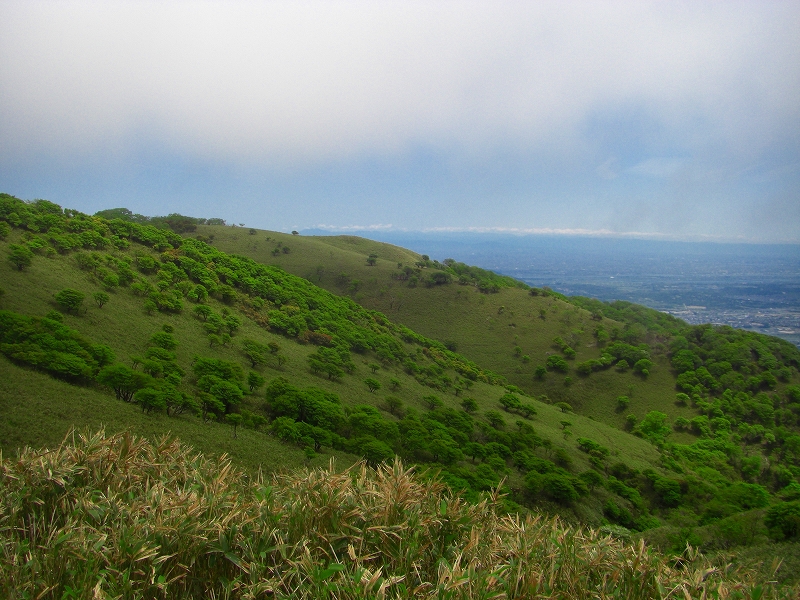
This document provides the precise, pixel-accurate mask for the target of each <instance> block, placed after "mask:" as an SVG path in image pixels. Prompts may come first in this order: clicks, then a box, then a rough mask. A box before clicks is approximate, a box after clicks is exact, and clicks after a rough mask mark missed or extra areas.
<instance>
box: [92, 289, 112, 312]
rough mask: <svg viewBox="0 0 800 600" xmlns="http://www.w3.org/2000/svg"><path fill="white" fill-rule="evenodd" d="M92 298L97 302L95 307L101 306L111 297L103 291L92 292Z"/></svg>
mask: <svg viewBox="0 0 800 600" xmlns="http://www.w3.org/2000/svg"><path fill="white" fill-rule="evenodd" d="M92 298H94V301H95V302H96V303H97V308H103V305H105V304H106V303H107V302H108V301H109V300H111V297H110V296H109V295H108V294H106V293H105V292H95V293H94V294H92Z"/></svg>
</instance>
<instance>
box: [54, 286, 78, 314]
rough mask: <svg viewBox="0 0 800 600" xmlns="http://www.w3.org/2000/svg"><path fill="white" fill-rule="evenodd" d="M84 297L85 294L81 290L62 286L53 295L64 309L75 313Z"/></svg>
mask: <svg viewBox="0 0 800 600" xmlns="http://www.w3.org/2000/svg"><path fill="white" fill-rule="evenodd" d="M85 297H86V295H85V294H84V293H83V292H79V291H78V290H74V289H72V288H64V289H63V290H61V291H60V292H58V293H57V294H56V295H55V300H56V302H58V304H59V305H60V306H61V307H62V308H63V309H64V310H65V311H67V312H73V313H76V314H77V313H78V311H80V308H81V305H82V304H83V299H84V298H85Z"/></svg>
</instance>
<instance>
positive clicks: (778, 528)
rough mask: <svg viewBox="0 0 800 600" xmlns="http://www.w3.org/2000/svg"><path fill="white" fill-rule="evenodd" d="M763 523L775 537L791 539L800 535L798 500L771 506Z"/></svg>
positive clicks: (799, 504)
mask: <svg viewBox="0 0 800 600" xmlns="http://www.w3.org/2000/svg"><path fill="white" fill-rule="evenodd" d="M764 524H765V525H766V526H767V527H768V528H769V529H770V530H771V532H772V533H773V535H774V536H775V537H783V538H787V539H792V538H796V537H798V536H800V502H798V501H795V502H781V503H780V504H776V505H775V506H773V507H771V508H770V509H769V510H768V511H767V514H766V516H765V517H764Z"/></svg>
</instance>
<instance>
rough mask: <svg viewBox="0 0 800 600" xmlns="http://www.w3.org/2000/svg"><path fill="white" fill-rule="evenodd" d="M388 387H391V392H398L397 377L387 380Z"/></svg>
mask: <svg viewBox="0 0 800 600" xmlns="http://www.w3.org/2000/svg"><path fill="white" fill-rule="evenodd" d="M389 385H390V386H391V388H392V390H395V391H396V390H398V389H399V388H400V380H399V379H398V378H397V377H392V378H391V379H389Z"/></svg>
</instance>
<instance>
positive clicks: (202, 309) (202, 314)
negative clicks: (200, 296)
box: [194, 304, 214, 321]
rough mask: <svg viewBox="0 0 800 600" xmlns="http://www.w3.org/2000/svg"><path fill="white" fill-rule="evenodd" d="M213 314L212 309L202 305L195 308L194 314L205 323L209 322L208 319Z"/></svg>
mask: <svg viewBox="0 0 800 600" xmlns="http://www.w3.org/2000/svg"><path fill="white" fill-rule="evenodd" d="M213 312H214V311H213V310H211V307H210V306H206V305H205V304H200V305H199V306H195V307H194V314H196V315H197V316H198V317H199V318H201V319H203V321H207V320H208V317H210V316H211V313H213Z"/></svg>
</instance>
